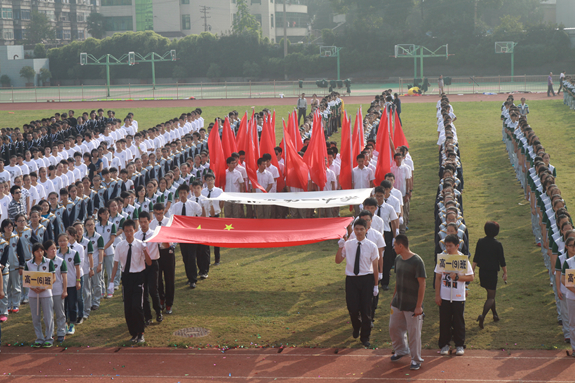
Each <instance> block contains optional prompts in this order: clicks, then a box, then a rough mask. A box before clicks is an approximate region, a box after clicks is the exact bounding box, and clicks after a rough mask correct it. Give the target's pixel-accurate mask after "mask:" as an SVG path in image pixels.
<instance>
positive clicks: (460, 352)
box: [455, 346, 465, 356]
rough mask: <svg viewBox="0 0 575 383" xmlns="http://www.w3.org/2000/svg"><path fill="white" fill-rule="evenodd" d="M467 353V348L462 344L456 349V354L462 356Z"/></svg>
mask: <svg viewBox="0 0 575 383" xmlns="http://www.w3.org/2000/svg"><path fill="white" fill-rule="evenodd" d="M463 354H465V349H464V348H463V347H461V346H459V347H457V349H456V351H455V355H458V356H461V355H463Z"/></svg>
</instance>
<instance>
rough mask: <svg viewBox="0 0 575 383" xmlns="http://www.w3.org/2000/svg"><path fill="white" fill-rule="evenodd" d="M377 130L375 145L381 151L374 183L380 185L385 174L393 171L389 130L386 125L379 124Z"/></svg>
mask: <svg viewBox="0 0 575 383" xmlns="http://www.w3.org/2000/svg"><path fill="white" fill-rule="evenodd" d="M379 127H380V128H379V131H378V132H377V141H376V143H375V146H376V147H377V151H378V152H379V156H378V157H377V166H376V167H375V180H374V184H375V185H376V186H379V185H380V184H381V181H383V180H384V179H385V175H386V174H387V173H389V172H390V171H391V156H392V152H391V146H390V144H389V131H388V129H387V126H386V125H383V126H382V125H381V123H380V125H379Z"/></svg>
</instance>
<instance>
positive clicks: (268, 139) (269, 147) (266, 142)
mask: <svg viewBox="0 0 575 383" xmlns="http://www.w3.org/2000/svg"><path fill="white" fill-rule="evenodd" d="M272 121H273V120H272ZM273 130H274V128H273V125H271V121H269V120H266V121H264V125H263V129H262V136H261V137H260V153H261V154H262V156H263V155H264V154H265V153H268V154H269V155H271V156H272V160H271V163H272V165H273V166H275V167H276V168H277V169H278V172H279V174H280V176H279V178H278V179H277V190H278V191H282V190H283V188H284V186H285V181H284V178H283V174H282V171H281V169H280V166H279V162H278V159H277V157H276V154H275V150H274V148H275V146H276V143H275V134H273Z"/></svg>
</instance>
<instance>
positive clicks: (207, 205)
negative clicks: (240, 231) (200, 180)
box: [202, 173, 224, 266]
mask: <svg viewBox="0 0 575 383" xmlns="http://www.w3.org/2000/svg"><path fill="white" fill-rule="evenodd" d="M204 180H205V182H206V187H205V188H203V189H202V195H203V196H204V197H206V199H205V200H204V211H205V212H206V217H215V218H219V217H220V214H221V212H222V208H223V207H224V201H209V199H210V198H216V197H219V196H220V194H222V193H223V190H222V189H220V188H218V187H216V186H215V182H216V178H215V176H214V173H207V174H206V175H205V176H204ZM209 251H210V248H209V247H208V260H211V255H210V253H209ZM214 258H215V260H214V262H215V263H214V266H218V265H219V264H220V248H219V247H216V246H214Z"/></svg>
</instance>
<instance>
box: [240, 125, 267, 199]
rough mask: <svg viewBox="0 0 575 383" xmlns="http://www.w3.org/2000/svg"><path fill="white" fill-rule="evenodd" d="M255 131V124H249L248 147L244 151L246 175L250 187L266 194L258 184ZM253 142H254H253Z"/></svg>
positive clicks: (256, 138)
mask: <svg viewBox="0 0 575 383" xmlns="http://www.w3.org/2000/svg"><path fill="white" fill-rule="evenodd" d="M256 129H257V125H256V124H255V122H250V127H249V129H248V134H249V135H250V138H249V139H248V147H247V150H246V161H245V162H246V173H247V174H248V178H249V179H250V182H251V183H252V187H254V188H257V189H260V190H261V191H262V192H264V193H267V192H266V189H264V188H263V187H262V186H261V185H260V184H259V183H258V176H257V171H258V158H259V155H258V153H257V150H258V149H257V147H256V145H257V140H258V135H257V132H254V131H255V130H256ZM254 134H255V138H253V135H254ZM254 141H255V142H254Z"/></svg>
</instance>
